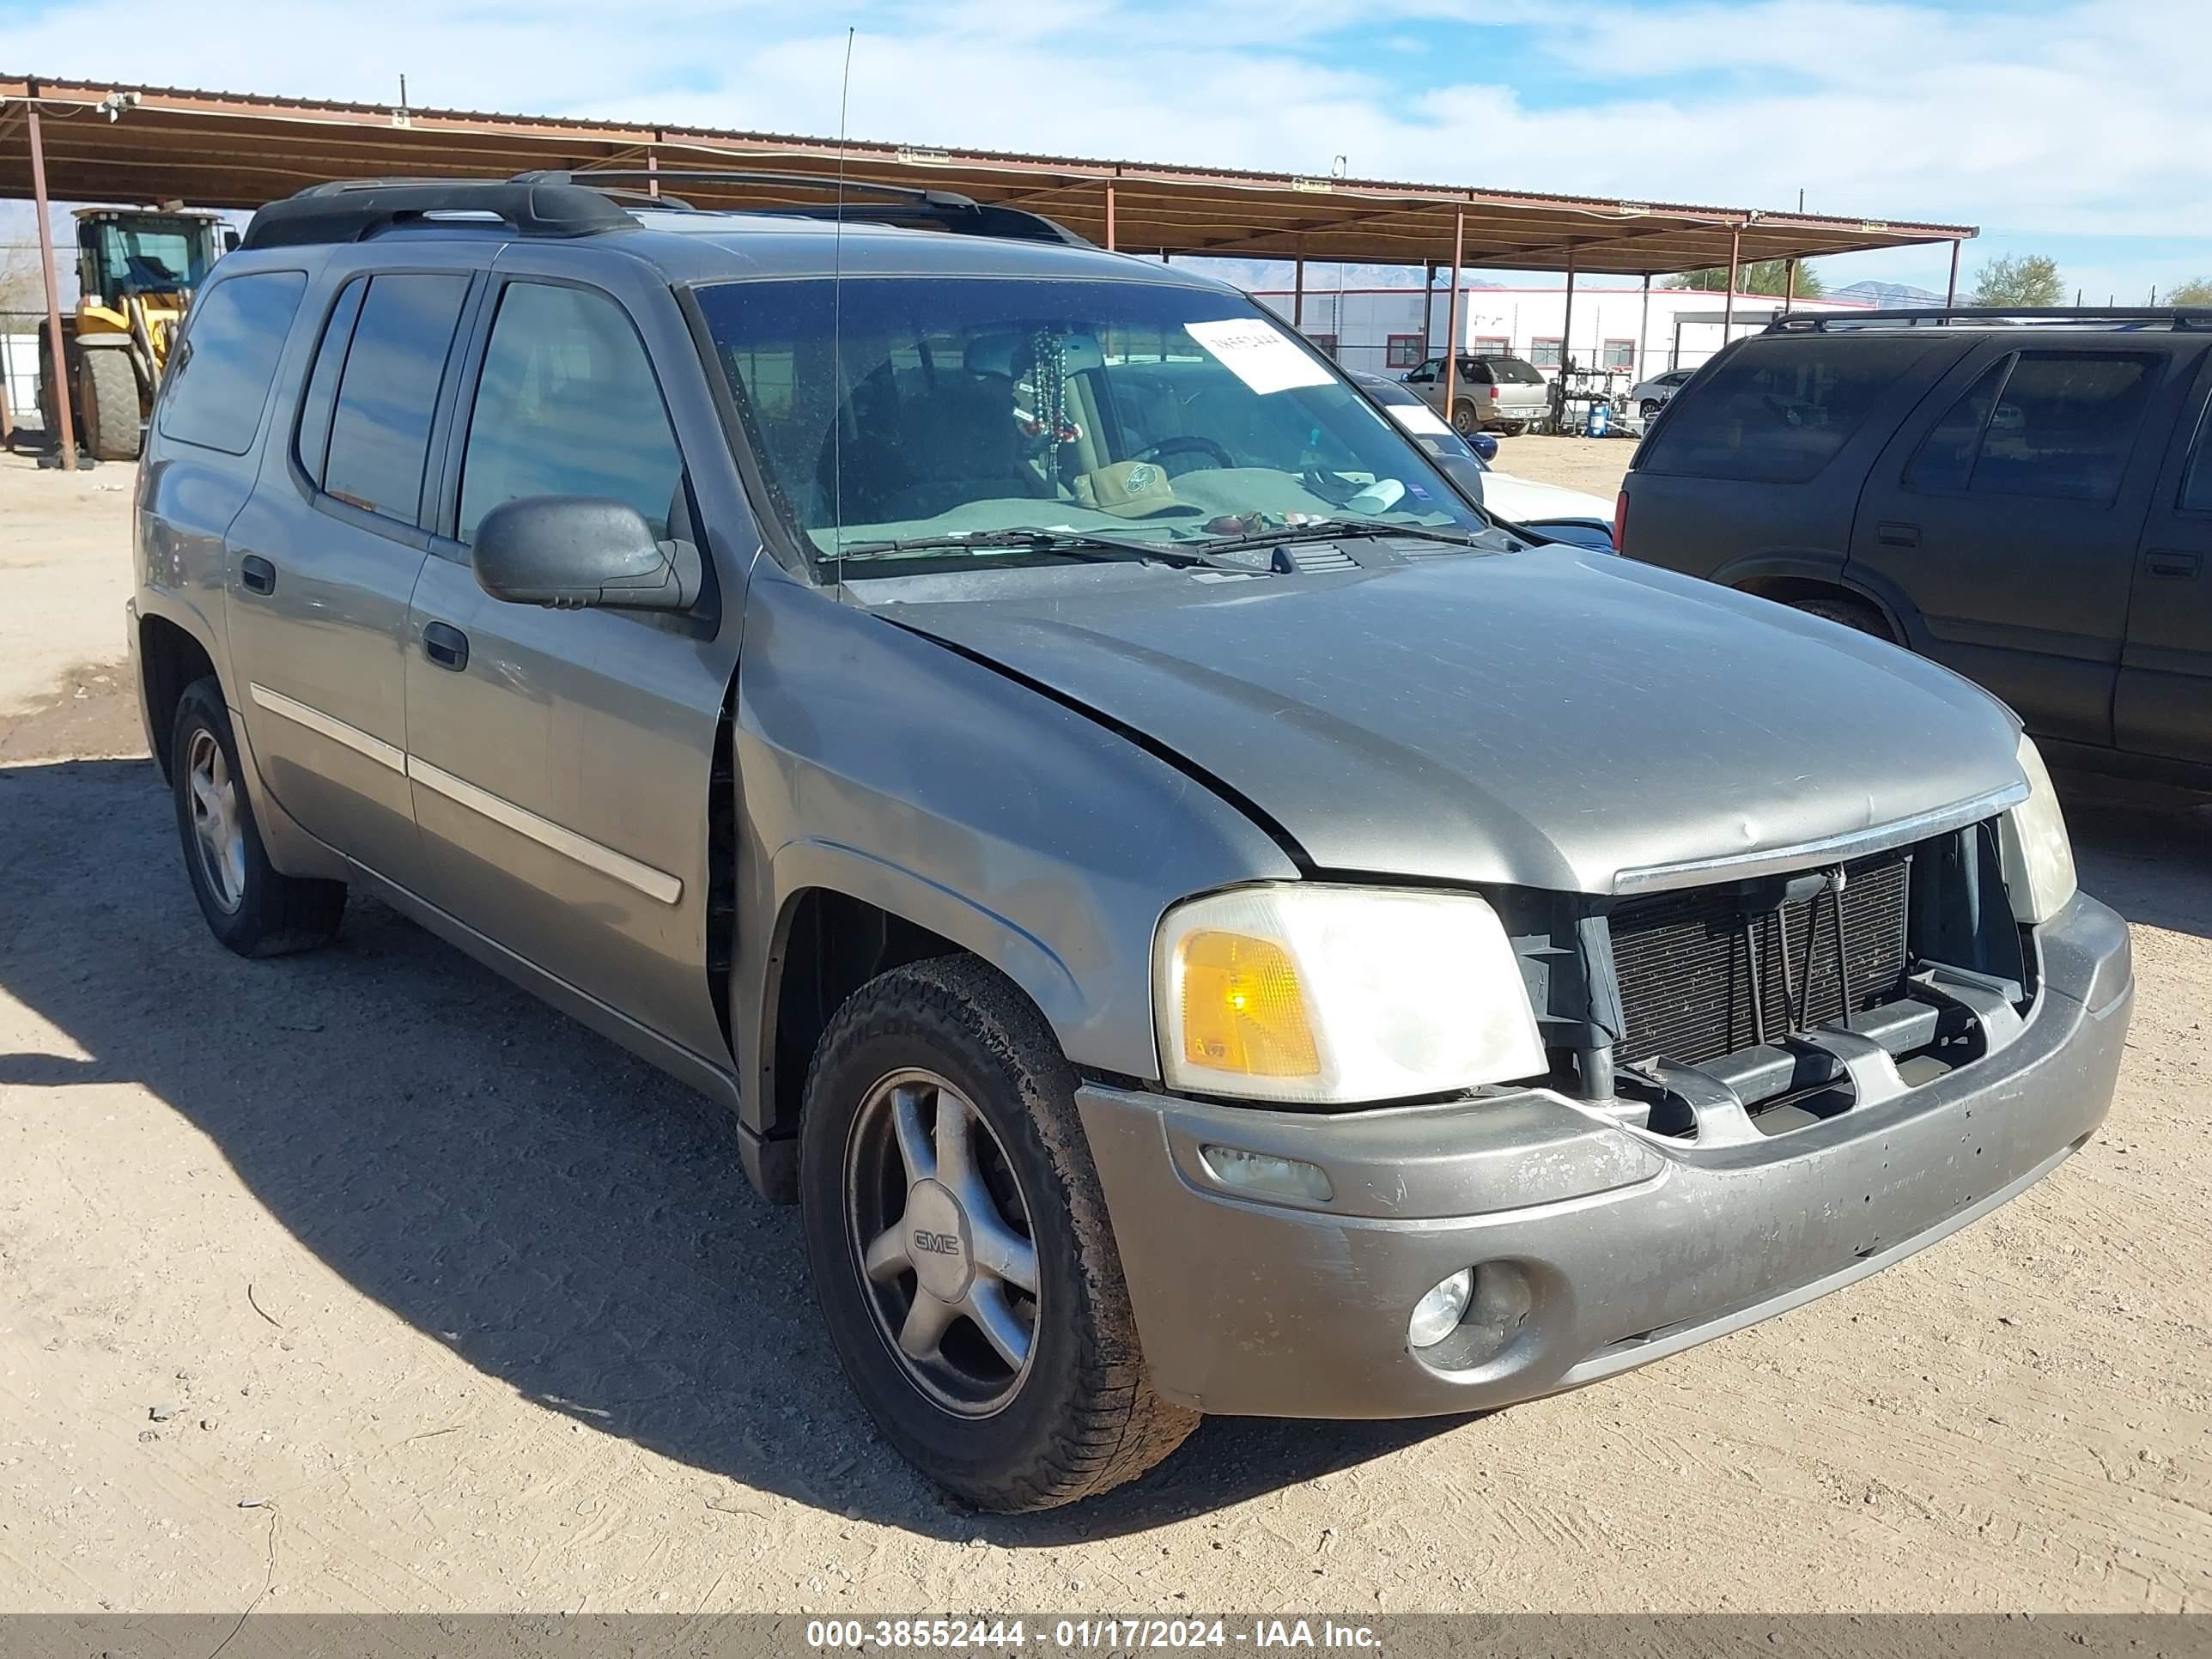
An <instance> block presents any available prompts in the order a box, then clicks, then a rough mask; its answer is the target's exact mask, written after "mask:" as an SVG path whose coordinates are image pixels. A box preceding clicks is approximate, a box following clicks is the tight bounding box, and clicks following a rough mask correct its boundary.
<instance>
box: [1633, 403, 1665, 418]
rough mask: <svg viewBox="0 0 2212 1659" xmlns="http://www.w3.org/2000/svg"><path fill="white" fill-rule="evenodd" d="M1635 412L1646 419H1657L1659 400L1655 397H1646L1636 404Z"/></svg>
mask: <svg viewBox="0 0 2212 1659" xmlns="http://www.w3.org/2000/svg"><path fill="white" fill-rule="evenodd" d="M1636 412H1637V413H1638V414H1639V415H1641V416H1643V417H1644V419H1645V420H1647V421H1654V420H1656V419H1658V418H1659V400H1658V399H1657V398H1645V399H1644V401H1643V402H1642V403H1640V404H1637V405H1636Z"/></svg>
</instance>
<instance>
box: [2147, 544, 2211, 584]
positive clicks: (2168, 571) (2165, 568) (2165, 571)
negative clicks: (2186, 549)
mask: <svg viewBox="0 0 2212 1659" xmlns="http://www.w3.org/2000/svg"><path fill="white" fill-rule="evenodd" d="M2202 564H2203V559H2202V558H2201V557H2200V556H2198V555H2197V554H2194V553H2177V552H2173V551H2172V550H2168V549H2166V548H2158V547H2154V548H2153V549H2151V550H2150V551H2148V553H2146V554H2144V555H2143V570H2144V573H2145V574H2148V575H2153V576H2169V577H2176V578H2179V579H2180V580H2188V579H2189V578H2191V577H2192V576H2194V575H2195V574H2197V568H2198V567H2199V566H2200V565H2202Z"/></svg>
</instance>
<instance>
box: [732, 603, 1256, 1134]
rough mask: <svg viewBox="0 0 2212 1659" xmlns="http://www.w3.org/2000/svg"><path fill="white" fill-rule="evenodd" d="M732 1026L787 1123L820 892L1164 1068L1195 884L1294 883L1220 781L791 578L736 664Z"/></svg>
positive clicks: (751, 631) (1066, 1030)
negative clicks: (788, 1001) (787, 1051)
mask: <svg viewBox="0 0 2212 1659" xmlns="http://www.w3.org/2000/svg"><path fill="white" fill-rule="evenodd" d="M734 748H735V751H736V760H737V766H736V773H737V777H738V780H739V791H740V801H739V809H738V862H739V879H738V925H737V937H738V951H737V957H736V961H735V962H734V963H733V964H732V1036H733V1038H734V1040H735V1042H736V1047H737V1051H738V1065H739V1068H740V1077H741V1079H742V1080H743V1083H744V1111H745V1115H746V1119H747V1127H750V1128H751V1129H753V1130H754V1131H755V1132H756V1133H763V1134H764V1133H774V1132H775V1131H777V1130H779V1129H781V1128H785V1127H788V1126H787V1125H781V1124H779V1123H777V1122H776V1121H775V1091H774V1088H773V1086H772V1085H773V1078H772V1076H771V1073H770V1067H771V1066H772V1063H773V1059H774V1054H775V1029H774V1020H775V1006H776V995H777V988H778V978H779V972H780V959H781V940H782V929H783V927H785V925H786V923H787V919H788V916H789V915H790V911H791V908H792V906H793V902H794V901H795V900H796V899H797V898H798V896H800V895H801V894H803V893H805V892H806V891H807V890H810V889H820V890H829V891H833V892H837V893H842V894H845V895H848V896H851V897H853V898H855V899H859V900H861V901H863V902H866V903H870V904H872V905H875V906H877V907H878V908H881V909H883V910H885V911H888V912H890V914H892V915H896V916H900V917H902V918H903V919H905V920H906V921H910V922H912V923H914V924H915V925H917V926H919V927H926V928H927V929H929V930H930V931H932V932H933V933H938V934H940V935H942V936H943V937H944V938H945V939H950V940H951V941H952V942H953V943H955V944H956V945H960V946H961V947H962V948H963V949H965V950H969V951H973V952H975V955H976V956H978V957H981V959H983V960H984V961H986V962H988V963H991V964H992V966H994V968H997V969H999V970H1000V972H1002V973H1004V974H1005V975H1006V976H1007V977H1008V978H1009V979H1011V980H1012V981H1014V982H1015V983H1016V984H1017V985H1018V986H1020V987H1021V988H1022V989H1023V991H1024V993H1026V994H1028V996H1029V997H1030V1000H1032V1001H1033V1002H1035V1003H1036V1006H1037V1007H1038V1008H1039V1009H1040V1010H1041V1011H1042V1012H1043V1014H1044V1017H1045V1018H1046V1020H1047V1021H1048V1023H1049V1024H1050V1025H1051V1027H1052V1029H1053V1031H1054V1035H1055V1036H1056V1037H1057V1038H1058V1039H1059V1042H1060V1047H1061V1048H1062V1050H1063V1051H1064V1052H1065V1053H1066V1055H1067V1058H1068V1059H1069V1060H1071V1061H1073V1063H1074V1064H1075V1065H1077V1066H1082V1067H1086V1068H1090V1069H1092V1070H1097V1071H1103V1072H1113V1073H1120V1074H1121V1075H1123V1076H1125V1077H1137V1078H1153V1077H1156V1076H1157V1075H1158V1053H1157V1050H1156V1048H1155V1046H1154V1042H1153V1037H1152V936H1153V933H1154V932H1155V930H1156V928H1157V926H1158V921H1159V918H1160V916H1161V915H1163V914H1164V912H1165V910H1166V909H1167V908H1168V907H1169V906H1170V905H1171V904H1173V903H1175V902H1176V901H1177V900H1179V899H1181V898H1183V897H1186V896H1189V895H1190V894H1192V893H1196V892H1202V891H1205V890H1209V889H1212V888H1215V887H1220V886H1226V885H1230V884H1234V883H1237V882H1242V881H1253V880H1267V879H1291V878H1295V877H1296V876H1297V874H1298V871H1297V866H1295V865H1294V864H1293V863H1292V862H1291V859H1290V857H1289V855H1288V854H1285V851H1284V850H1283V849H1282V848H1280V847H1279V846H1278V845H1277V844H1276V843H1275V842H1273V840H1272V839H1271V838H1270V837H1269V836H1267V835H1266V834H1265V833H1264V832H1263V831H1261V829H1259V827H1258V826H1257V825H1255V824H1254V823H1252V822H1251V821H1250V820H1249V818H1248V817H1245V816H1244V815H1243V813H1242V812H1240V811H1237V809H1236V808H1234V807H1233V806H1231V805H1229V803H1228V802H1226V801H1225V800H1224V799H1221V797H1219V796H1218V795H1217V794H1215V793H1213V792H1212V790H1211V789H1209V788H1207V787H1206V786H1205V785H1204V784H1203V783H1202V782H1201V781H1199V780H1198V779H1197V778H1196V777H1194V776H1193V775H1191V774H1189V773H1188V772H1185V771H1183V770H1182V769H1179V768H1177V767H1176V766H1175V765H1173V764H1172V763H1170V762H1169V761H1168V760H1165V759H1163V758H1161V757H1158V756H1156V755H1153V754H1150V753H1148V752H1146V750H1144V749H1142V748H1140V747H1139V745H1138V744H1135V743H1133V742H1132V741H1130V740H1129V739H1128V738H1127V737H1125V736H1123V735H1122V734H1121V733H1120V732H1116V731H1115V730H1113V729H1111V728H1109V726H1105V725H1104V724H1103V723H1101V722H1100V721H1098V720H1094V719H1092V718H1091V717H1090V716H1088V715H1086V714H1084V713H1082V712H1080V711H1079V710H1077V709H1074V708H1068V707H1066V705H1064V704H1062V703H1060V702H1055V701H1054V700H1053V699H1051V698H1048V697H1047V696H1043V695H1042V694H1040V693H1039V692H1037V691H1036V690H1032V689H1031V688H1030V687H1028V686H1027V685H1024V684H1021V683H1019V682H1018V681H1016V680H1014V679H1012V678H1008V677H1007V676H1006V675H1003V674H1001V673H999V672H998V671H995V670H994V669H992V668H991V667H989V666H987V665H985V664H982V663H980V662H977V661H975V660H973V659H970V658H968V657H964V656H962V655H960V654H959V653H956V652H953V651H951V650H949V649H947V648H946V647H944V646H942V645H939V644H938V643H936V642H935V641H931V640H928V639H925V638H923V637H921V636H920V635H916V634H914V633H912V632H909V631H908V630H907V629H903V628H900V627H898V626H896V625H895V624H893V623H888V622H886V621H884V619H883V618H882V617H878V616H877V615H875V614H874V613H873V612H872V611H868V610H867V609H866V607H864V606H860V605H850V604H841V603H839V602H838V601H837V600H836V598H834V597H833V596H832V595H831V594H829V593H828V592H823V591H822V590H819V589H816V588H812V587H809V586H805V585H803V584H801V583H799V582H798V581H796V580H793V579H792V578H790V577H788V576H787V575H784V574H781V573H780V572H772V571H769V570H768V569H767V568H766V567H763V573H762V574H759V575H757V577H756V579H755V582H754V586H753V591H752V592H751V594H750V596H749V599H748V603H747V613H746V629H745V650H744V656H743V658H742V659H741V660H740V662H739V665H738V708H737V722H736V731H735V738H734Z"/></svg>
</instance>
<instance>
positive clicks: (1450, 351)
mask: <svg viewBox="0 0 2212 1659" xmlns="http://www.w3.org/2000/svg"><path fill="white" fill-rule="evenodd" d="M1466 257H1467V210H1466V209H1465V208H1461V209H1459V210H1456V211H1455V212H1454V213H1453V215H1452V268H1451V301H1450V303H1449V305H1447V306H1446V307H1444V419H1446V420H1447V421H1449V419H1451V417H1452V410H1453V406H1454V405H1455V404H1456V403H1457V402H1458V401H1459V349H1460V338H1459V262H1460V261H1461V260H1462V259H1463V258H1466Z"/></svg>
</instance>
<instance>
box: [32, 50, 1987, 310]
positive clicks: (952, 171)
mask: <svg viewBox="0 0 2212 1659" xmlns="http://www.w3.org/2000/svg"><path fill="white" fill-rule="evenodd" d="M31 99H35V100H38V105H39V108H40V117H41V125H42V126H43V129H44V135H45V147H46V173H47V184H48V186H49V189H50V190H51V191H52V195H53V196H54V197H56V198H58V199H60V200H64V201H103V202H104V201H118V202H161V201H170V200H177V201H183V202H187V203H191V204H194V205H197V206H202V207H229V208H253V207H258V206H260V205H261V204H263V203H264V202H266V201H270V200H271V199H273V198H275V197H279V196H288V195H289V194H291V192H292V191H295V190H298V189H300V188H301V187H302V186H303V185H313V184H321V183H324V182H325V181H327V180H330V179H355V178H366V177H376V176H386V175H395V174H415V175H422V174H430V175H442V174H481V175H489V176H495V177H497V176H503V175H506V174H508V173H520V172H522V171H524V170H526V169H527V168H532V167H568V168H575V169H585V168H590V167H614V166H621V167H642V166H646V165H648V164H650V165H653V166H655V167H662V168H667V169H671V170H680V169H682V168H684V167H714V166H722V167H729V166H749V165H752V164H755V163H758V164H760V165H762V166H763V167H773V168H774V169H775V171H777V172H782V173H808V174H818V175H820V176H822V177H823V178H825V179H832V178H834V176H835V174H836V169H837V159H838V157H837V150H838V146H837V144H836V141H835V140H833V139H826V138H806V137H793V136H790V135H787V134H781V133H762V132H736V131H719V130H716V129H713V128H706V127H653V126H637V125H624V124H621V123H616V122H605V121H586V120H572V119H567V118H550V117H536V116H520V115H501V114H493V113H486V112H471V111H460V110H427V109H402V108H399V107H397V106H379V105H374V104H345V103H323V102H315V101H313V100H306V99H298V98H274V97H264V96H260V95H258V94H240V93H219V92H192V91H184V90H179V89H177V88H168V87H143V86H129V85H123V84H118V83H112V82H82V81H58V80H52V79H48V78H46V77H41V76H25V75H9V74H0V196H16V197H20V196H27V195H29V194H30V193H31V167H30V160H29V144H28V138H27V131H26V126H27V124H26V122H25V120H24V118H23V117H24V112H25V109H26V101H25V100H31ZM111 110H112V111H113V112H114V118H113V119H112V120H111V119H110V118H109V112H110V111H111ZM845 166H846V170H847V173H848V176H849V177H851V178H854V179H871V180H875V181H878V182H882V183H889V184H902V185H931V186H935V187H938V188H941V189H947V190H955V191H963V192H964V193H965V194H967V195H969V196H972V197H975V198H976V199H977V200H979V201H987V202H1006V203H1009V204H1015V205H1018V206H1021V207H1024V208H1027V209H1029V210H1032V211H1034V212H1038V213H1043V214H1048V215H1049V216H1052V217H1053V218H1055V219H1058V220H1059V221H1060V222H1062V223H1063V224H1066V226H1067V227H1068V228H1070V229H1072V230H1074V231H1076V232H1077V233H1078V234H1081V235H1084V236H1087V237H1089V238H1090V239H1091V240H1092V241H1094V242H1097V243H1099V244H1100V245H1102V246H1114V247H1119V248H1122V249H1125V250H1127V251H1130V252H1144V253H1160V252H1164V253H1170V254H1212V255H1221V256H1230V257H1235V258H1300V259H1308V260H1322V261H1340V262H1344V263H1347V264H1409V265H1418V264H1426V263H1428V262H1430V261H1435V262H1437V263H1438V264H1445V265H1449V264H1451V262H1452V245H1453V241H1454V238H1455V232H1457V231H1458V230H1460V228H1462V214H1464V221H1463V225H1464V237H1465V239H1464V244H1463V247H1462V255H1461V258H1460V260H1459V264H1460V265H1461V266H1462V268H1479V267H1484V266H1489V267H1496V268H1501V269H1510V270H1567V269H1570V268H1571V269H1572V270H1574V271H1576V273H1577V275H1593V274H1598V273H1610V274H1614V275H1626V276H1651V275H1656V274H1658V273H1661V272H1665V271H1676V270H1694V269H1699V268H1702V267H1705V266H1710V265H1726V264H1729V259H1730V257H1731V253H1732V252H1733V253H1734V255H1735V258H1738V259H1740V260H1742V261H1745V262H1748V261H1751V260H1755V259H1789V258H1816V257H1819V256H1820V255H1824V254H1836V253H1847V252H1861V251H1864V250H1867V249H1872V248H1886V247H1899V246H1908V245H1911V244H1915V243H1927V242H1949V243H1953V244H1954V245H1955V244H1956V243H1957V242H1959V241H1960V240H1965V239H1966V238H1968V237H1971V236H1972V235H1973V234H1974V228H1973V227H1972V226H1968V225H1937V224H1913V223H1904V222H1894V221H1883V220H1874V219H1845V218H1832V217H1829V216H1825V215H1820V214H1806V213H1781V212H1764V211H1761V210H1756V209H1748V208H1729V207H1695V206H1689V205H1686V204H1679V203H1671V202H1622V201H1608V200H1605V199H1602V198H1600V197H1573V196H1551V195H1541V194H1535V193H1531V192H1527V191H1504V190H1488V189H1479V188H1473V187H1465V186H1459V185H1419V184H1402V183H1395V182H1392V181H1389V180H1383V179H1325V178H1300V177H1297V176H1295V175H1293V174H1290V173H1231V172H1225V171H1221V170H1218V169H1212V168H1205V167H1172V166H1165V165H1161V164H1157V163H1152V162H1141V161H1083V160H1079V159H1074V158H1070V157H1060V156H1044V155H1005V154H1000V153H997V152H993V151H987V150H963V149H921V148H914V147H908V146H902V145H897V144H886V143H872V142H854V143H850V144H848V145H847V146H846V147H845ZM671 188H673V181H672V180H671ZM681 193H682V194H683V195H684V197H686V198H687V199H689V200H690V201H692V202H694V203H696V204H697V205H699V206H702V207H708V206H714V207H740V206H744V205H745V204H747V203H748V202H749V201H751V202H761V201H765V200H768V199H771V197H770V196H769V194H768V193H766V192H763V191H761V190H759V189H758V188H752V189H748V188H746V187H742V186H734V185H704V184H693V183H686V184H685V185H684V186H683V187H682V191H681ZM783 199H788V194H786V195H785V197H783ZM1732 244H1733V245H1734V246H1733V247H1732Z"/></svg>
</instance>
